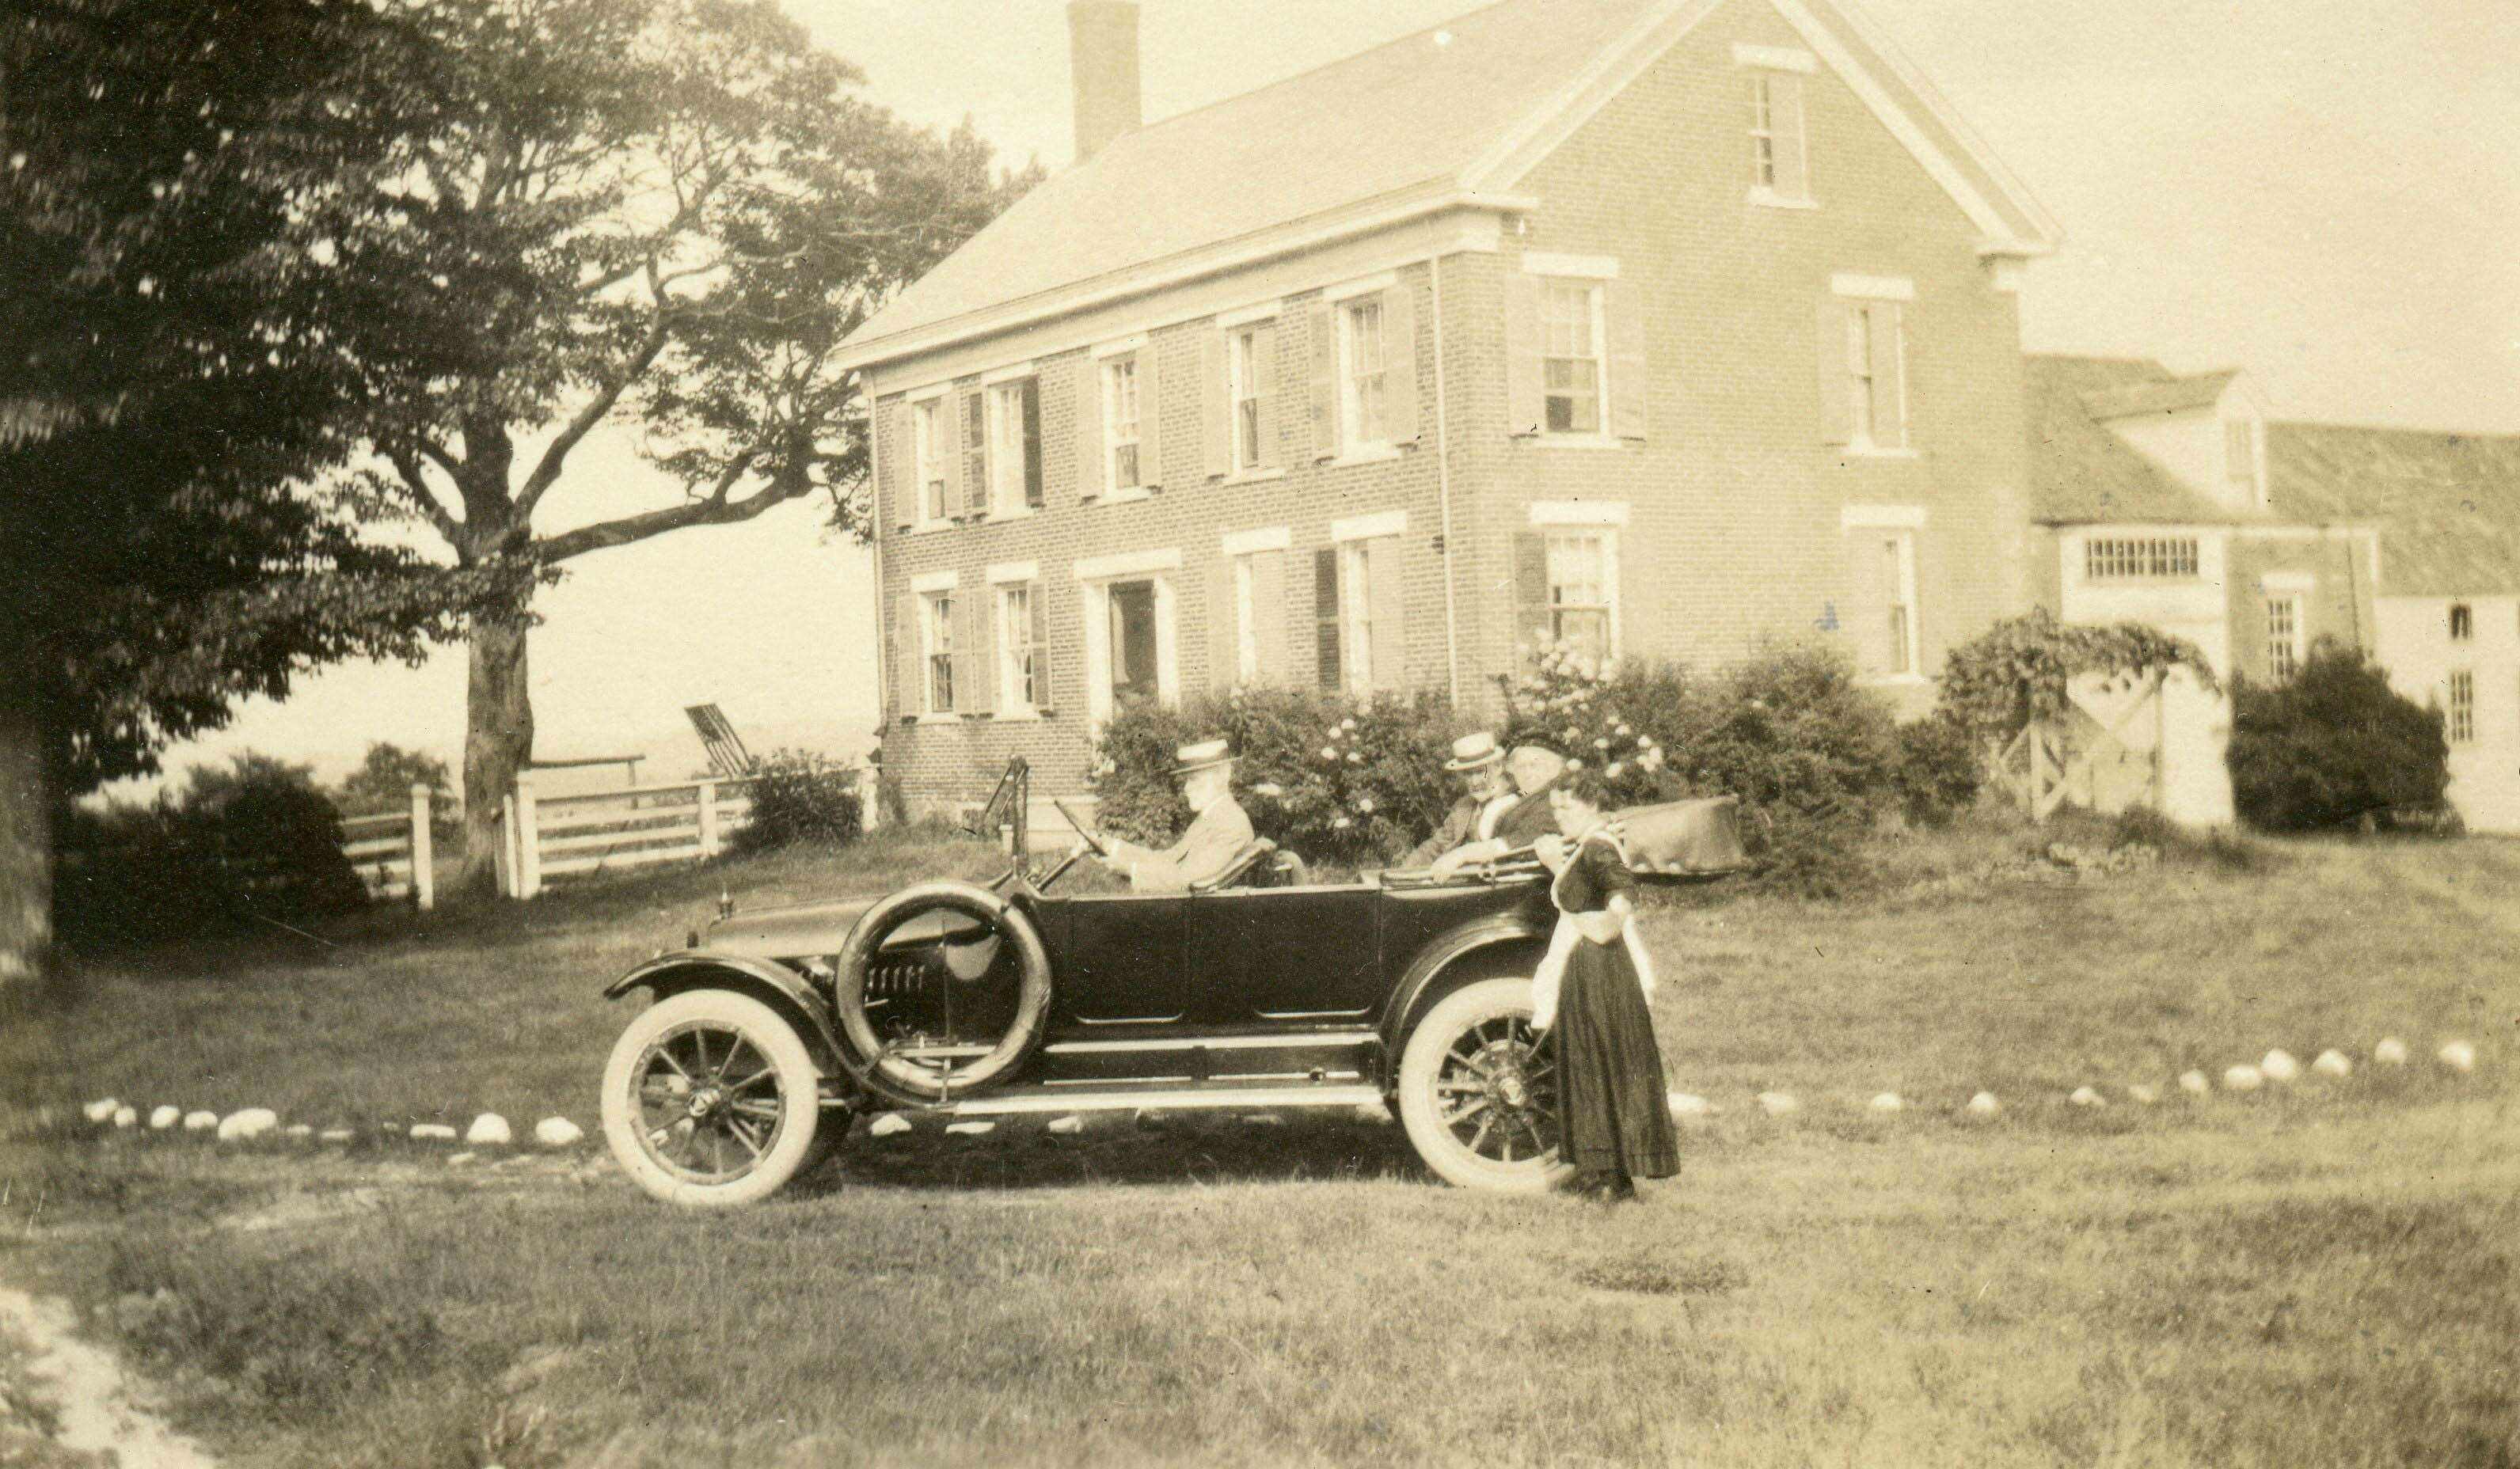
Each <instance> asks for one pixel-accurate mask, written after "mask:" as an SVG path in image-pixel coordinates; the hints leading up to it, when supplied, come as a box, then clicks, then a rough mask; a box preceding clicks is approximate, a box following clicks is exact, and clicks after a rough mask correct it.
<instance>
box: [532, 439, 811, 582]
mask: <svg viewBox="0 0 2520 1469" xmlns="http://www.w3.org/2000/svg"><path fill="white" fill-rule="evenodd" d="M757 457H758V455H757V453H755V452H746V453H744V454H742V455H739V456H737V458H736V460H735V462H734V463H733V464H730V465H728V466H727V467H726V471H725V472H724V473H722V474H720V475H719V476H718V480H717V484H716V485H715V486H714V487H713V488H712V490H711V492H710V493H709V494H708V495H707V496H705V497H702V498H698V499H694V500H687V501H685V502H684V503H682V504H681V505H677V506H670V507H668V508H666V509H664V510H659V511H650V512H647V513H646V514H642V515H624V516H622V517H621V518H620V519H618V520H607V521H605V522H604V523H603V524H601V525H586V526H580V527H579V528H578V529H576V530H572V531H567V532H565V533H563V534H561V535H557V536H553V537H550V538H549V539H547V540H541V541H537V542H535V543H534V555H535V557H536V558H537V559H539V560H541V561H542V562H544V563H545V564H549V563H551V562H554V561H564V560H567V559H568V558H569V557H571V556H584V555H586V554H587V553H588V552H590V551H605V550H608V549H609V548H611V547H614V546H627V545H629V544H631V543H632V542H634V541H644V540H646V539H648V538H649V537H650V536H656V535H662V534H664V533H665V532H666V531H669V530H681V529H682V528H683V527H685V526H687V525H734V524H738V523H740V522H742V521H745V520H749V519H752V518H753V517H754V516H756V515H758V514H760V513H761V512H763V511H766V510H769V509H771V508H772V507H773V506H779V505H785V504H787V502H788V501H790V500H796V499H800V498H802V497H803V496H805V495H806V494H808V493H809V492H811V491H812V490H813V488H814V482H813V480H812V478H811V477H810V476H808V475H807V474H806V473H805V472H804V471H803V469H802V468H801V467H799V468H797V469H796V470H794V471H793V472H790V473H785V474H782V475H780V476H779V477H778V478H776V479H773V480H772V481H770V483H768V484H766V485H764V486H763V487H762V488H761V490H760V491H759V492H758V493H756V494H751V495H746V496H744V497H743V498H742V499H741V500H730V499H728V498H727V491H728V490H729V489H731V488H733V487H734V484H735V482H736V481H737V480H738V479H741V478H742V477H743V474H744V471H745V470H747V469H749V468H750V467H752V462H753V461H754V459H756V458H757Z"/></svg>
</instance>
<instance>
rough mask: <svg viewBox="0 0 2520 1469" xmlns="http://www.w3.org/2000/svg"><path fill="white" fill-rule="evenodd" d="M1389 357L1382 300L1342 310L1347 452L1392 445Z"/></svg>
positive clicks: (1358, 301)
mask: <svg viewBox="0 0 2520 1469" xmlns="http://www.w3.org/2000/svg"><path fill="white" fill-rule="evenodd" d="M1387 362H1388V354H1387V351H1386V346H1385V343H1384V340H1383V331H1382V298H1381V297H1380V296H1378V295H1367V296H1359V297H1356V298H1355V299H1353V300H1349V301H1347V302H1344V303H1343V304H1341V306H1340V307H1339V395H1340V407H1341V408H1342V409H1343V410H1344V411H1343V413H1342V414H1341V416H1340V423H1341V424H1342V425H1344V427H1345V428H1346V430H1347V446H1346V447H1347V449H1348V451H1349V452H1351V453H1353V452H1355V451H1356V450H1359V449H1366V448H1373V447H1375V446H1378V445H1381V444H1384V443H1387V442H1389V441H1390V438H1391V429H1390V419H1389V416H1388V414H1387V413H1386V412H1385V403H1384V399H1385V392H1384V389H1385V386H1386V383H1385V381H1384V374H1385V371H1386V364H1387Z"/></svg>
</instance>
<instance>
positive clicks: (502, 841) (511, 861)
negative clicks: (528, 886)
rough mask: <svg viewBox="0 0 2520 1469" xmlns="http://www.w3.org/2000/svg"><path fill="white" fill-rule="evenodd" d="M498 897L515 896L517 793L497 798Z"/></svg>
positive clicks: (511, 792)
mask: <svg viewBox="0 0 2520 1469" xmlns="http://www.w3.org/2000/svg"><path fill="white" fill-rule="evenodd" d="M498 860H499V896H500V897H502V898H513V897H515V896H517V793H516V792H515V791H513V790H512V791H508V792H506V793H504V794H502V795H501V796H500V797H499V859H498Z"/></svg>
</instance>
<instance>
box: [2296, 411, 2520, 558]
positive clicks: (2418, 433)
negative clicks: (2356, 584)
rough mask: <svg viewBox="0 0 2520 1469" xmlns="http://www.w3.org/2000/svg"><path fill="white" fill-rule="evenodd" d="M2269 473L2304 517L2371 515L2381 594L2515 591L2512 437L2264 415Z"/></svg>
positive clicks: (2519, 455)
mask: <svg viewBox="0 0 2520 1469" xmlns="http://www.w3.org/2000/svg"><path fill="white" fill-rule="evenodd" d="M2267 476H2268V481H2269V484H2270V485H2271V487H2272V488H2273V492H2274V495H2275V502H2276V504H2278V505H2281V506H2285V507H2287V508H2290V509H2293V510H2294V511H2295V512H2297V513H2300V514H2302V515H2304V516H2305V517H2308V518H2317V519H2323V520H2371V521H2377V522H2379V524H2380V525H2381V527H2382V529H2381V536H2380V591H2381V594H2382V595H2383V596H2390V597H2457V596H2491V595H2495V594H2509V593H2514V592H2520V436H2513V435H2509V434H2475V433H2439V432H2428V431H2425V430H2421V429H2411V428H2360V427H2352V426H2347V425H2344V424H2335V423H2269V424H2268V425H2267Z"/></svg>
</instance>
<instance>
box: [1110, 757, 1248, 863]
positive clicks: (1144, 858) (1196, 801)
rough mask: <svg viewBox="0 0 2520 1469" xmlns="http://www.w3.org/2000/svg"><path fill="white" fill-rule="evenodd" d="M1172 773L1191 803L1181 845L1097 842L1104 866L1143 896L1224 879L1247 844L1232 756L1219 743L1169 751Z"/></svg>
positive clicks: (1244, 819)
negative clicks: (1117, 874) (1236, 855)
mask: <svg viewBox="0 0 2520 1469" xmlns="http://www.w3.org/2000/svg"><path fill="white" fill-rule="evenodd" d="M1173 758H1174V761H1175V764H1174V766H1173V774H1174V775H1175V776H1176V777H1178V778H1179V779H1180V780H1181V782H1182V799H1183V800H1185V801H1188V802H1189V803H1190V809H1191V824H1190V826H1189V829H1187V830H1185V831H1183V832H1182V834H1181V840H1179V841H1177V842H1175V843H1173V844H1172V845H1171V846H1169V847H1166V848H1164V849H1162V850H1161V851H1157V850H1156V849H1154V848H1152V847H1142V846H1139V845H1138V844H1137V843H1136V842H1131V841H1122V840H1121V839H1120V838H1118V837H1114V836H1104V837H1100V838H1098V840H1100V841H1101V842H1102V847H1103V854H1102V864H1103V866H1105V867H1107V868H1110V869H1111V870H1113V871H1115V872H1117V873H1119V874H1120V875H1121V876H1123V877H1126V878H1128V879H1129V885H1130V886H1131V887H1133V888H1135V889H1136V890H1137V891H1139V892H1142V893H1187V892H1189V891H1190V890H1191V889H1192V888H1193V887H1195V886H1197V885H1198V884H1199V883H1202V882H1205V881H1207V880H1208V879H1209V878H1212V877H1218V876H1222V875H1223V874H1224V872H1225V869H1226V868H1229V867H1231V866H1232V865H1233V863H1234V858H1235V854H1237V853H1238V852H1240V851H1241V850H1242V849H1243V848H1244V847H1246V846H1248V845H1249V844H1250V842H1251V835H1252V833H1251V818H1250V816H1249V815H1247V814H1246V813H1245V812H1244V811H1243V809H1242V805H1241V803H1240V802H1238V801H1237V800H1235V799H1234V752H1233V749H1232V748H1231V747H1230V746H1229V745H1228V744H1227V743H1226V742H1225V741H1224V740H1223V739H1202V740H1199V741H1197V742H1195V743H1193V744H1186V745H1183V746H1181V747H1180V748H1179V749H1176V750H1175V751H1173Z"/></svg>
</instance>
